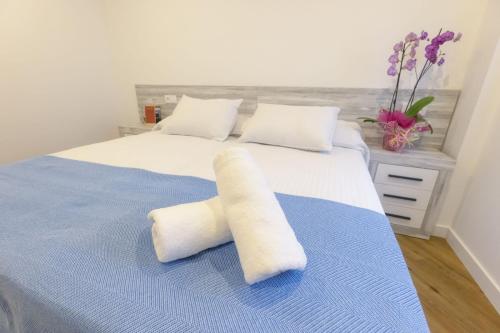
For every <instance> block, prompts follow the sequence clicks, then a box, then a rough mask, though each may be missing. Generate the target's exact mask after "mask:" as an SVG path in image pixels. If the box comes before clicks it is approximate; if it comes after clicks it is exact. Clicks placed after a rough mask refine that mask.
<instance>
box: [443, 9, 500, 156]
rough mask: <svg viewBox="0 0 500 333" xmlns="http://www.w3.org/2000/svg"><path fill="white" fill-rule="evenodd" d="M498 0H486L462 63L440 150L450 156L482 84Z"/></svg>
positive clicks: (498, 28)
mask: <svg viewBox="0 0 500 333" xmlns="http://www.w3.org/2000/svg"><path fill="white" fill-rule="evenodd" d="M499 15H500V0H489V1H488V3H487V9H486V10H485V14H484V16H483V18H482V20H481V25H480V26H481V28H480V33H479V34H478V38H477V41H476V40H475V41H474V42H475V46H474V47H473V49H472V55H471V59H470V61H469V63H468V64H467V66H466V67H465V69H466V71H465V73H466V75H465V80H464V82H463V88H462V94H461V96H460V100H459V102H458V104H457V107H456V110H455V113H454V115H453V121H452V124H451V126H450V130H449V131H448V135H447V139H446V142H445V145H444V147H443V150H444V151H445V152H447V153H448V154H450V155H451V156H454V157H457V155H458V153H459V151H460V147H461V145H462V141H463V139H464V137H465V135H464V134H465V132H466V131H467V127H468V126H469V121H470V119H471V116H472V114H473V113H472V110H474V108H475V106H476V103H477V102H478V98H479V94H480V93H481V89H482V86H483V81H484V79H485V77H486V74H487V73H488V68H489V66H490V63H491V59H492V57H493V53H494V52H495V41H496V39H497V38H498V36H500V23H499V21H498V17H499Z"/></svg>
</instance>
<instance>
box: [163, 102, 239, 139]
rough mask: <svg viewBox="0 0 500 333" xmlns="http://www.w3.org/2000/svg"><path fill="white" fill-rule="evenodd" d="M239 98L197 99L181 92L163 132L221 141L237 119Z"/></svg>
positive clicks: (164, 124)
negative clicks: (181, 94)
mask: <svg viewBox="0 0 500 333" xmlns="http://www.w3.org/2000/svg"><path fill="white" fill-rule="evenodd" d="M241 102H242V100H241V99H236V100H230V99H222V98H218V99H198V98H192V97H189V96H186V95H183V96H182V98H181V100H180V101H179V103H177V106H176V107H175V109H174V112H173V114H172V115H171V116H170V117H168V121H166V122H164V123H163V124H162V133H165V134H180V135H191V136H200V137H204V138H208V139H215V140H218V141H224V140H226V138H227V137H228V135H229V133H230V132H231V129H232V128H233V127H234V124H235V122H236V116H237V114H238V107H239V106H240V104H241Z"/></svg>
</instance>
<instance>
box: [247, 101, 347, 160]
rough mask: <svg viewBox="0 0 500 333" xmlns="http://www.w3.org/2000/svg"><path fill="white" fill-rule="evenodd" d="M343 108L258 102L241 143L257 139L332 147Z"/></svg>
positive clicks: (301, 146)
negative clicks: (339, 114)
mask: <svg viewBox="0 0 500 333" xmlns="http://www.w3.org/2000/svg"><path fill="white" fill-rule="evenodd" d="M339 112H340V109H339V108H337V107H333V106H332V107H330V106H326V107H325V106H290V105H277V104H261V103H259V104H258V105H257V110H256V111H255V114H254V115H253V117H252V118H250V119H249V120H248V121H247V122H246V123H245V126H244V128H243V134H242V135H241V137H240V141H241V142H258V143H265V144H269V145H275V146H285V147H291V148H298V149H304V150H312V151H330V150H332V141H333V133H334V131H335V127H336V123H337V116H338V113H339Z"/></svg>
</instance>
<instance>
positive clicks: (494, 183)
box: [449, 38, 500, 312]
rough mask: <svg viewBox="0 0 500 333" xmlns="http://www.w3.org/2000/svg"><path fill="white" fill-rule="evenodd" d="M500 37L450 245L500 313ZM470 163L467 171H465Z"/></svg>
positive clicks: (474, 123)
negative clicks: (499, 145) (499, 125)
mask: <svg viewBox="0 0 500 333" xmlns="http://www.w3.org/2000/svg"><path fill="white" fill-rule="evenodd" d="M499 91H500V38H497V43H496V51H495V53H494V55H493V58H492V62H491V65H490V68H489V70H488V72H487V75H486V77H485V81H484V84H483V86H482V91H481V94H480V97H479V101H478V104H477V106H476V110H475V111H474V115H473V116H472V119H471V124H470V127H469V130H468V131H467V135H466V137H465V139H464V144H463V148H462V151H461V152H460V155H459V158H460V160H459V161H460V162H461V164H459V165H458V168H459V169H457V171H458V172H459V174H460V175H462V176H463V178H462V181H465V184H460V185H463V187H464V188H465V192H464V195H463V197H462V198H461V200H460V202H459V205H457V206H456V207H454V208H455V209H454V211H455V212H456V214H455V215H454V223H453V225H452V227H451V232H450V235H449V241H450V244H451V245H452V246H453V248H454V249H455V251H456V252H457V254H458V255H459V256H460V258H461V259H462V261H463V262H464V263H465V265H466V266H467V268H468V269H469V271H470V272H471V273H472V275H473V276H474V278H475V279H476V281H477V282H478V283H479V285H480V286H481V288H482V289H483V291H484V292H485V294H486V295H487V296H488V298H489V299H490V300H491V302H492V303H493V304H494V305H495V306H496V308H497V310H498V311H499V312H500V287H499V286H500V211H499V208H500V207H499V203H500V177H499V170H500V150H499V147H498V143H499V142H500V131H499V130H498V124H500V96H499V95H498V92H499ZM462 163H466V164H467V166H463V165H462Z"/></svg>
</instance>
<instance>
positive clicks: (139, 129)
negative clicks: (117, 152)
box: [118, 124, 156, 137]
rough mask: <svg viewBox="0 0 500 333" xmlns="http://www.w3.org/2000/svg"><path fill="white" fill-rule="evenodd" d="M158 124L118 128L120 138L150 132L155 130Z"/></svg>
mask: <svg viewBox="0 0 500 333" xmlns="http://www.w3.org/2000/svg"><path fill="white" fill-rule="evenodd" d="M154 125H156V124H140V125H136V126H118V132H119V133H120V136H121V137H123V136H129V135H137V134H141V133H145V132H149V131H151V130H152V129H153V127H154Z"/></svg>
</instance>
